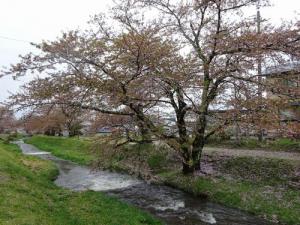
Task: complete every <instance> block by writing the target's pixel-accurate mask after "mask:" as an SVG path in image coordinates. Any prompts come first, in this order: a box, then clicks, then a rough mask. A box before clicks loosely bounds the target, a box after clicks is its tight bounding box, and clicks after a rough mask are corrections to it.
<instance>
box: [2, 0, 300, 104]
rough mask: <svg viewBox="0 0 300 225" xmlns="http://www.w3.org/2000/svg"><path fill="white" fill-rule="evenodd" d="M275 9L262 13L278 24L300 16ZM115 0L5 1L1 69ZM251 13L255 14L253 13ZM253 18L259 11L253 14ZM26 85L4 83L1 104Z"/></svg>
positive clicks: (295, 1)
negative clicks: (35, 46)
mask: <svg viewBox="0 0 300 225" xmlns="http://www.w3.org/2000/svg"><path fill="white" fill-rule="evenodd" d="M271 1H272V4H273V5H274V6H273V7H270V8H268V9H263V10H262V15H263V17H264V18H269V19H271V20H272V22H274V23H279V22H280V21H281V20H282V19H294V18H296V17H297V13H300V0H271ZM111 2H112V1H111V0H84V1H82V0H43V1H42V0H1V3H0V68H2V67H3V66H8V65H10V64H12V63H16V62H18V55H19V54H25V53H28V52H30V51H33V50H34V49H33V48H32V47H31V46H30V44H29V43H28V42H36V43H39V42H40V41H41V40H51V39H55V37H57V36H59V34H60V33H61V31H64V30H70V29H74V28H78V27H85V26H86V21H88V20H89V17H90V16H91V15H94V14H97V13H99V12H103V11H105V10H106V9H107V8H108V5H109V3H111ZM250 13H251V12H250ZM253 14H255V11H254V10H253ZM22 82H24V81H19V82H16V81H12V80H11V79H10V78H1V79H0V102H1V101H4V100H5V99H6V98H7V96H8V95H9V92H16V91H17V90H18V87H19V85H20V84H21V83H22Z"/></svg>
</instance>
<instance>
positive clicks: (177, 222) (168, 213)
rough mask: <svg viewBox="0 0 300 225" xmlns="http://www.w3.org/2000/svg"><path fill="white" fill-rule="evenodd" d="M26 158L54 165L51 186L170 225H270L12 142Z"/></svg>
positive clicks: (200, 200) (188, 195) (195, 198)
mask: <svg viewBox="0 0 300 225" xmlns="http://www.w3.org/2000/svg"><path fill="white" fill-rule="evenodd" d="M15 144H17V145H19V147H20V148H21V150H22V152H23V153H24V154H26V155H35V156H37V157H40V158H42V159H46V160H51V161H53V162H55V164H56V165H57V167H58V169H59V172H60V174H59V176H58V177H57V179H56V181H55V184H56V185H57V186H60V187H64V188H67V189H71V190H73V191H85V190H93V191H101V192H104V193H106V194H107V195H110V196H114V197H117V198H118V199H120V200H122V201H125V202H127V203H129V204H131V205H134V206H136V207H138V208H140V209H142V210H145V211H148V212H149V213H151V214H152V215H154V216H156V217H158V218H160V219H161V220H162V221H164V223H165V224H170V225H207V224H217V225H271V224H272V223H270V222H268V221H265V220H263V219H260V218H258V217H255V216H253V215H250V214H248V213H245V212H243V211H240V210H238V209H232V208H229V207H225V206H221V205H219V204H215V203H212V202H209V201H207V200H204V199H201V198H197V197H194V196H192V195H190V194H186V193H184V192H182V191H179V190H177V189H174V188H170V187H167V186H163V185H152V184H147V183H146V182H144V181H142V180H140V179H137V178H134V177H132V176H129V175H125V174H120V173H114V172H108V171H94V170H91V169H90V168H88V167H85V166H79V165H77V164H75V163H73V162H70V161H67V160H63V159H60V158H57V157H55V156H53V155H51V154H50V153H48V152H43V151H41V150H39V149H37V148H36V147H34V146H32V145H29V144H25V143H24V142H23V141H18V142H15Z"/></svg>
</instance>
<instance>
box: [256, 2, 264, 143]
mask: <svg viewBox="0 0 300 225" xmlns="http://www.w3.org/2000/svg"><path fill="white" fill-rule="evenodd" d="M256 7H257V18H256V23H257V35H260V34H261V21H262V19H261V13H260V0H257V6H256ZM257 75H258V76H257V77H258V79H257V81H258V86H257V94H258V101H259V109H260V110H262V98H263V96H262V92H263V90H262V85H261V82H262V57H261V55H258V57H257ZM258 132H259V134H258V140H259V141H262V140H263V129H262V127H261V123H260V125H259V131H258Z"/></svg>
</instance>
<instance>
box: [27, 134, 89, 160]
mask: <svg viewBox="0 0 300 225" xmlns="http://www.w3.org/2000/svg"><path fill="white" fill-rule="evenodd" d="M25 142H26V143H28V144H33V145H34V146H36V147H37V148H39V149H42V150H44V151H47V152H51V153H52V154H53V155H55V156H57V157H60V158H63V159H67V160H71V161H73V162H76V163H78V164H81V165H87V164H89V163H90V162H91V161H92V160H93V158H94V157H93V156H92V155H91V152H90V151H89V146H90V144H91V143H90V141H88V140H87V139H85V140H82V139H78V138H76V137H75V138H65V137H50V136H33V137H31V138H29V139H27V140H25Z"/></svg>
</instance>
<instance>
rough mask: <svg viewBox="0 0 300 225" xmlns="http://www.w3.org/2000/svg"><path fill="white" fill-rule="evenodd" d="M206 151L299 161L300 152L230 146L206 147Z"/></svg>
mask: <svg viewBox="0 0 300 225" xmlns="http://www.w3.org/2000/svg"><path fill="white" fill-rule="evenodd" d="M204 153H207V154H211V153H217V154H220V155H226V156H250V157H251V156H252V157H264V158H272V159H286V160H293V161H299V163H300V153H296V152H277V151H264V150H247V149H228V148H215V147H205V148H204Z"/></svg>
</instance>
